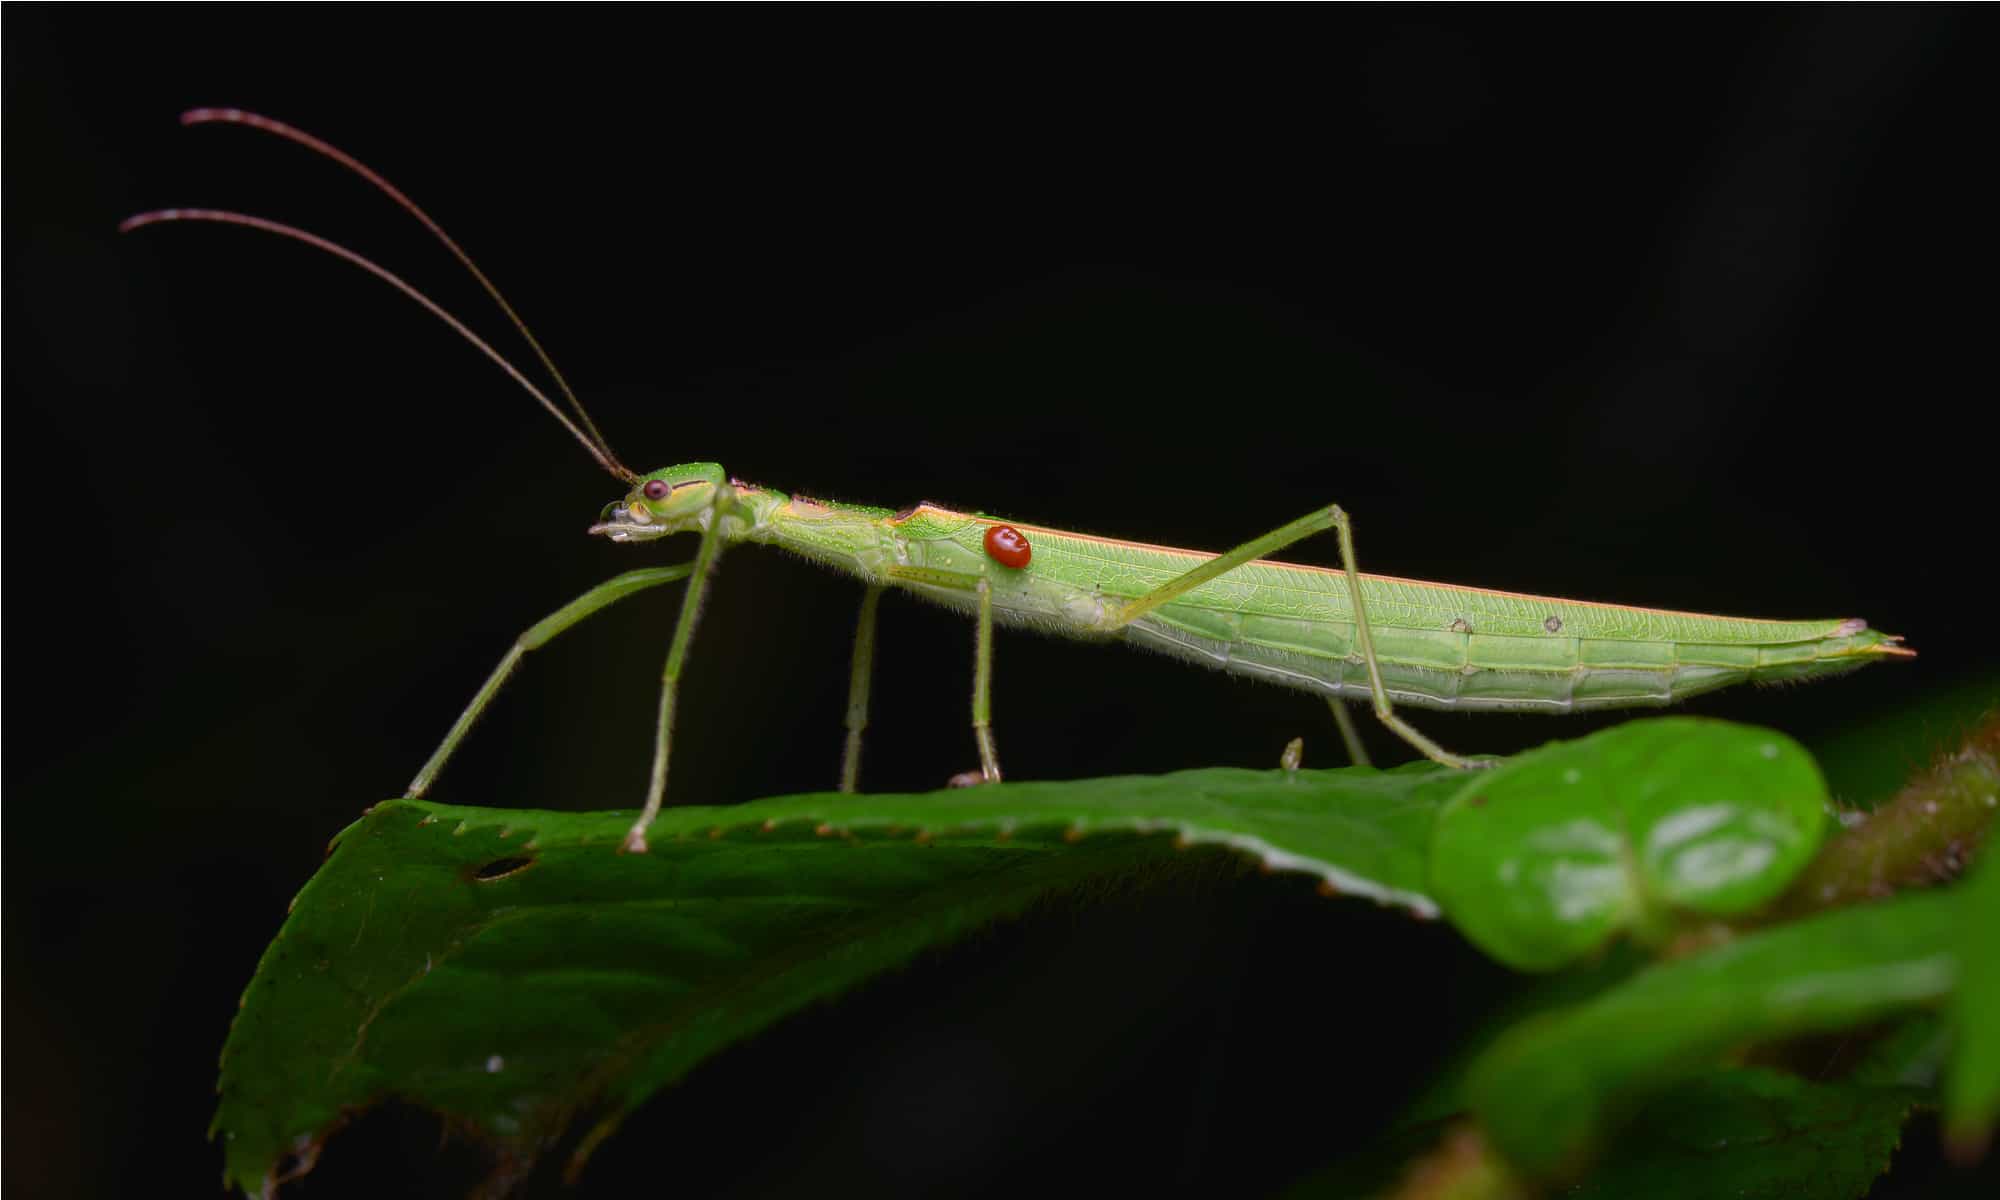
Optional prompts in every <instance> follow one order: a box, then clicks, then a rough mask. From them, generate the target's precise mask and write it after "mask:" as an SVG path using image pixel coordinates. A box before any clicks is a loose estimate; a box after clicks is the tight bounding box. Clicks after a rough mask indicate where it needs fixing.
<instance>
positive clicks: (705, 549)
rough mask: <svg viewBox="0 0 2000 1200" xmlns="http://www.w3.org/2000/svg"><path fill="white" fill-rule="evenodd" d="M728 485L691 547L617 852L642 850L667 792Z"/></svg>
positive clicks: (727, 500)
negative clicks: (656, 714) (649, 758)
mask: <svg viewBox="0 0 2000 1200" xmlns="http://www.w3.org/2000/svg"><path fill="white" fill-rule="evenodd" d="M733 498H734V497H733V494H732V492H731V490H730V488H729V487H728V485H726V484H725V485H722V486H719V487H717V488H716V489H715V499H714V500H713V501H711V502H710V507H709V511H708V525H707V527H706V528H704V529H703V530H702V531H701V548H700V549H698V550H696V551H695V555H694V563H693V565H692V566H691V567H690V568H689V572H690V574H691V578H690V579H689V581H688V586H687V591H685V592H683V593H682V594H681V615H680V619H679V620H677V621H675V622H674V638H673V642H672V643H671V644H670V645H669V646H668V647H667V665H666V667H665V668H664V669H662V670H661V672H660V719H659V723H658V725H657V726H656V727H655V729H654V732H653V774H652V780H651V782H649V783H648V784H647V785H646V807H645V808H643V809H641V810H640V812H639V819H638V820H636V821H634V822H632V828H631V830H630V831H628V832H627V833H626V834H625V841H624V842H623V843H622V844H621V845H620V846H619V848H618V849H619V853H621V854H644V853H645V852H646V828H647V827H648V826H650V825H651V824H652V823H653V818H655V817H657V816H659V815H660V803H661V801H662V800H664V799H665V798H666V794H667V756H668V754H669V752H670V751H671V750H672V749H673V735H674V694H675V692H677V691H678V690H679V688H680V682H681V665H682V663H684V662H685V661H686V660H687V650H688V643H689V642H692V641H693V640H694V625H695V621H696V620H697V619H698V618H699V617H700V616H701V598H702V593H704V592H706V591H707V590H708V581H709V580H710V579H711V578H712V577H713V576H714V574H715V560H716V558H717V557H719V556H720V555H721V553H722V514H723V511H724V510H725V509H726V508H727V507H728V505H729V504H730V503H731V501H732V500H733Z"/></svg>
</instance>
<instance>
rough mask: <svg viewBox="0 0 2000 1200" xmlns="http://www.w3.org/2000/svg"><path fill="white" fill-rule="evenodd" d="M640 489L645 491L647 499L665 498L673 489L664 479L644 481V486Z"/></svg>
mask: <svg viewBox="0 0 2000 1200" xmlns="http://www.w3.org/2000/svg"><path fill="white" fill-rule="evenodd" d="M640 490H641V491H643V492H645V493H646V499H648V500H664V499H666V498H667V493H668V492H671V491H673V490H674V489H673V488H671V487H669V486H668V485H667V481H666V480H664V479H649V480H647V481H646V486H645V487H644V488H642V489H640Z"/></svg>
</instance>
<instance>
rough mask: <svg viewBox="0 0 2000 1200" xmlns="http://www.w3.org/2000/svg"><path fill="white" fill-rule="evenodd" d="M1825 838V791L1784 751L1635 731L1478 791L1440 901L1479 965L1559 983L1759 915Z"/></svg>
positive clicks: (1745, 732)
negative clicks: (1610, 958) (1700, 919)
mask: <svg viewBox="0 0 2000 1200" xmlns="http://www.w3.org/2000/svg"><path fill="white" fill-rule="evenodd" d="M1825 827H1826V785H1825V784H1824V783H1823V782H1822V781H1821V779H1820V775H1819V771H1818V769H1817V768H1816V767H1815V766H1814V765H1813V761H1812V758H1811V756H1810V755H1808V754H1807V753H1806V752H1805V750H1804V749H1802V748H1801V747H1800V746H1799V745H1798V744H1797V743H1795V742H1793V741H1792V740H1791V739H1789V738H1787V737H1785V736H1784V735H1782V734H1778V733H1773V732H1771V731H1770V730H1765V729H1757V728H1753V727H1750V726H1743V725H1730V724H1726V723H1723V722H1720V721H1709V720H1701V719H1696V718H1688V717H1678V718H1662V719H1658V720H1652V721H1633V722H1628V723H1626V724H1624V725H1619V726H1616V727H1614V728H1611V729H1608V730H1605V731H1604V732H1602V733H1598V734H1594V735H1592V736H1590V737H1587V738H1583V739H1580V740H1578V741H1574V742H1562V743H1556V744H1554V745H1551V746H1547V747H1544V748H1543V749H1540V750H1535V751H1531V752H1529V753H1527V754H1523V755H1519V756H1518V757H1516V758H1514V759H1512V760H1510V761H1509V762H1508V763H1506V764H1505V765H1504V766H1501V767H1499V768H1497V769H1495V770H1493V771H1491V772H1489V773H1487V774H1484V775H1483V776H1480V777H1476V778H1474V779H1473V780H1472V781H1471V782H1470V783H1468V784H1467V785H1466V787H1465V789H1464V790H1463V791H1462V792H1460V793H1459V795H1457V796H1456V797H1454V798H1453V799H1452V801H1451V803H1449V804H1448V805H1446V806H1445V810H1444V812H1443V813H1442V814H1441V816H1440V818H1439V820H1438V826H1437V834H1436V838H1435V840H1434V841H1433V843H1432V862H1431V885H1432V891H1433V893H1434V894H1435V895H1436V897H1437V899H1438V900H1439V902H1440V903H1442V904H1443V905H1444V907H1445V909H1446V911H1447V912H1448V913H1449V914H1450V916H1451V919H1452V922H1453V923H1454V924H1455V925H1457V926H1458V927H1459V928H1460V929H1461V930H1463V931H1464V933H1465V934H1466V936H1467V937H1469V938H1471V939H1472V940H1473V941H1474V942H1475V943H1476V944H1477V945H1478V946H1479V947H1480V948H1481V949H1482V950H1485V951H1486V952H1487V953H1488V954H1491V955H1493V956H1494V957H1495V958H1498V959H1500V960H1501V961H1502V962H1505V963H1508V964H1509V965H1511V966H1515V967H1519V968H1521V969H1523V970H1549V969H1552V968H1555V967H1559V966H1563V965H1564V964H1566V963H1569V962H1572V961H1574V960H1575V959H1577V958H1578V957H1580V956H1582V955H1584V954H1587V953H1589V952H1591V951H1593V950H1595V949H1596V948H1598V947H1599V946H1601V945H1603V944H1604V943H1605V942H1606V941H1607V940H1609V939H1610V938H1611V937H1613V936H1614V935H1616V934H1618V933H1620V932H1624V931H1627V930H1632V929H1638V930H1640V931H1642V932H1651V933H1656V932H1660V931H1663V930H1665V929H1666V928H1667V927H1668V926H1669V924H1670V922H1671V921H1672V920H1673V919H1674V918H1675V917H1676V916H1677V915H1678V914H1681V913H1690V914H1702V915H1709V916H1716V915H1727V914H1733V913H1739V912H1743V911H1745V910H1747V909H1750V908H1754V907H1755V906H1757V905H1759V904H1761V903H1763V902H1765V901H1767V900H1769V899H1771V898H1772V897H1774V896H1776V895H1777V894H1778V893H1779V892H1781V891H1782V890H1783V889H1784V887H1785V885H1786V884H1787V883H1788V882H1789V881H1790V880H1791V878H1792V877H1793V876H1794V875H1796V874H1797V873H1798V871H1799V869H1800V868H1801V867H1803V866H1804V865H1805V864H1806V863H1807V862H1808V861H1810V859H1811V858H1812V855H1813V852H1814V851H1815V850H1817V849H1818V847H1819V844H1820V840H1821V838H1822V836H1823V835H1824V832H1825Z"/></svg>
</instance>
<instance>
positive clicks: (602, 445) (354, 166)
mask: <svg viewBox="0 0 2000 1200" xmlns="http://www.w3.org/2000/svg"><path fill="white" fill-rule="evenodd" d="M180 120H181V124H183V125H207V124H227V125H243V126H247V127H248V128H251V129H261V130H263V131H264V132H266V133H271V134H275V135H277V136H278V137H281V138H284V139H285V140H286V141H289V142H292V143H295V144H297V145H300V146H304V147H305V148H306V149H308V150H310V151H312V152H313V153H315V154H318V155H320V156H322V157H324V158H328V159H331V160H332V161H333V162H336V163H338V164H340V165H341V166H343V167H345V168H347V169H348V170H349V171H352V172H353V173H354V174H356V175H359V176H360V177H361V178H362V179H364V180H366V181H367V182H368V183H369V184H371V185H373V186H374V187H375V188H376V190H378V191H380V192H381V193H382V194H383V195H385V196H387V197H389V198H390V199H391V200H394V201H395V202H396V203H397V204H398V205H399V206H401V207H402V209H403V210H404V211H405V212H407V213H409V214H410V215H411V216H413V217H415V218H416V219H417V220H418V221H419V222H421V223H422V224H423V226H424V228H425V229H428V230H430V232H431V234H432V235H433V236H434V237H436V238H437V240H438V241H440V242H442V243H444V246H445V249H447V250H449V251H451V253H452V256H453V257H454V258H456V259H458V261H459V262H460V263H462V264H463V265H464V266H465V269H466V270H467V271H470V272H471V273H472V277H473V278H474V279H476V280H478V281H479V286H480V287H481V288H483V289H485V291H486V294H487V295H489V296H491V297H492V298H493V302H494V303H495V304H497V305H499V306H500V311H501V312H503V313H505V314H507V319H508V321H510V322H512V323H513V326H514V328H515V329H516V330H518V331H519V332H520V334H521V337H522V340H524V341H526V342H527V343H528V347H529V349H531V350H533V351H534V352H535V358H536V359H537V360H539V361H540V362H541V364H542V366H543V368H544V369H545V370H547V371H548V373H549V375H550V377H551V378H553V379H554V380H555V382H556V387H557V388H558V389H560V390H561V392H562V394H563V397H564V398H565V399H566V400H568V402H569V406H570V409H571V411H573V412H574V413H576V415H577V419H578V420H579V421H581V422H582V424H583V428H584V429H586V430H588V431H589V437H588V438H587V439H584V440H585V441H586V444H588V445H590V446H591V447H592V449H593V453H594V455H595V456H596V457H597V459H598V461H599V462H602V463H605V464H606V466H607V469H609V470H610V471H611V472H612V474H614V475H617V476H618V477H620V478H622V479H627V480H630V479H634V478H636V477H637V474H636V472H634V471H633V470H632V469H631V468H629V467H627V466H626V465H625V464H624V463H622V462H620V461H619V459H618V456H617V454H615V453H613V452H612V449H611V443H610V442H609V441H608V440H606V438H605V436H604V434H603V432H602V431H600V430H599V429H598V428H597V423H596V422H595V421H592V420H591V419H590V413H589V412H588V411H587V410H586V409H585V408H584V406H583V401H582V400H581V399H579V398H578V397H577V394H576V391H575V389H573V388H571V387H570V385H569V380H568V379H566V378H564V377H563V373H562V371H561V370H560V369H559V368H558V367H557V366H556V364H555V360H554V359H553V358H551V357H550V356H549V353H548V352H547V351H546V350H544V349H543V348H542V344H541V342H540V341H538V340H536V338H535V335H534V333H533V331H531V330H530V329H529V328H528V323H527V322H526V321H524V320H522V319H521V315H520V314H519V313H517V312H515V311H514V306H513V305H511V304H509V303H508V302H507V297H506V296H504V295H502V294H501V292H500V288H499V286H498V285H496V284H495V283H494V282H493V281H492V280H491V279H489V278H487V277H486V272H484V271H481V270H480V269H479V264H477V263H475V262H473V261H472V256H471V255H469V254H467V253H466V252H465V250H464V248H463V247H461V246H460V245H459V244H458V243H457V242H455V241H453V240H452V238H451V235H450V234H448V233H446V232H445V231H444V227H443V226H441V225H439V224H438V223H437V222H436V221H434V220H432V219H431V215H430V214H429V213H427V212H425V211H424V210H423V209H422V208H420V207H418V205H417V203H416V201H414V200H412V199H410V198H409V196H407V195H405V194H404V193H403V190H402V189H401V188H398V187H397V186H396V185H395V184H393V183H390V182H389V181H388V180H387V179H385V178H383V177H382V175H381V174H379V173H378V172H376V171H375V170H374V169H373V168H371V167H369V166H368V165H367V164H366V163H364V162H362V161H361V160H360V159H357V158H355V157H354V156H353V155H351V154H349V153H347V152H346V151H344V150H342V149H340V148H339V147H338V146H334V145H332V144H330V143H328V142H325V141H322V140H321V139H319V138H316V137H314V136H313V135H312V134H310V133H307V132H306V131H305V130H303V129H298V128H295V127H294V126H291V125H287V124H285V123H284V122H283V121H277V120H273V119H272V118H270V117H266V116H263V115H261V114H258V113H253V112H247V111H245V110H243V109H240V108H192V109H189V110H188V111H186V112H184V113H182V114H181V118H180ZM177 211H182V212H195V211H207V210H195V209H183V210H177ZM142 223H147V222H142ZM229 223H232V224H243V223H244V222H229ZM271 224H275V223H271ZM253 227H257V228H264V227H265V226H264V225H255V226H253ZM281 228H282V227H281ZM270 231H271V232H276V231H277V230H276V229H271V230H270ZM298 232H300V231H298V230H292V231H291V233H293V234H296V233H298ZM308 238H310V235H308ZM302 240H305V239H302ZM308 244H309V245H318V246H319V247H320V248H322V249H327V248H330V247H332V246H333V243H331V242H326V241H324V240H323V239H311V240H308ZM342 253H343V256H344V257H347V258H349V259H350V261H354V262H356V263H357V264H365V265H366V266H367V267H368V269H369V270H372V271H375V272H376V273H377V274H379V275H381V276H383V277H384V278H388V279H391V280H394V279H395V277H394V276H392V275H390V274H389V273H388V272H387V271H383V270H382V269H381V268H379V267H376V266H374V264H372V263H367V262H366V260H364V259H361V258H359V257H358V256H355V255H352V254H348V253H346V252H344V251H343V252H342ZM396 282H397V284H398V286H400V287H402V288H403V290H405V291H406V292H409V293H410V294H411V295H412V296H416V295H417V293H416V292H415V291H414V290H413V289H411V288H409V287H408V285H405V284H402V283H401V281H399V280H398V281H396ZM418 298H419V299H422V297H420V296H419V297H418ZM424 303H425V304H426V305H427V306H429V307H430V308H431V309H432V310H433V311H436V312H437V313H438V315H440V316H445V314H444V313H443V312H442V310H439V309H438V308H437V306H436V305H432V304H430V302H429V301H428V300H425V301H424ZM447 319H449V318H447ZM452 324H453V325H454V326H455V327H456V328H458V329H459V331H460V332H465V326H464V325H462V324H460V323H459V322H457V321H455V320H454V321H452ZM475 340H476V339H475ZM480 344H481V345H482V346H484V343H480ZM488 353H489V354H490V353H492V351H491V350H490V349H489V350H488ZM509 371H510V373H512V374H513V375H514V377H515V378H516V379H520V373H519V372H518V371H513V370H512V368H511V367H510V368H509ZM523 382H524V383H525V380H523ZM531 390H533V389H531ZM535 395H536V397H537V398H539V399H542V400H543V403H544V404H545V405H546V404H547V403H548V402H547V400H546V399H545V398H543V397H542V393H541V392H539V391H535ZM549 407H550V408H551V410H552V411H553V409H554V406H553V405H549ZM557 415H558V416H559V417H560V414H559V413H558V414H557ZM563 425H564V426H565V427H566V428H568V429H569V430H570V432H572V433H576V432H577V430H576V426H575V425H574V424H572V423H571V422H570V421H568V420H567V419H564V420H563ZM579 436H581V435H579Z"/></svg>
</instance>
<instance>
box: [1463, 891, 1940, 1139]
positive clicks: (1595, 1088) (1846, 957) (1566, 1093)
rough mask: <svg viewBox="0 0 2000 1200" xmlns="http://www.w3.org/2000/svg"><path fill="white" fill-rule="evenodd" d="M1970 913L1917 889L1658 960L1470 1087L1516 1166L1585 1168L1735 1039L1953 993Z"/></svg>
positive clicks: (1827, 1024) (1522, 1034)
mask: <svg viewBox="0 0 2000 1200" xmlns="http://www.w3.org/2000/svg"><path fill="white" fill-rule="evenodd" d="M1966 908H1967V906H1966V904H1965V903H1964V902H1963V900H1962V899H1961V897H1960V896H1958V895H1956V894H1954V892H1944V893H1935V894H1923V895H1910V896H1904V897H1900V898H1898V899H1895V900H1891V901H1887V902H1884V903H1881V904H1876V905H1870V906H1867V907H1861V908H1850V909H1843V910H1839V911H1836V912H1831V913H1826V914H1823V915H1821V916H1818V917H1813V918H1810V919H1807V920H1803V921H1799V922H1797V923H1795V924H1792V925H1788V926H1785V927H1783V928H1779V929H1773V930H1769V931H1766V932H1763V933H1759V934H1756V935H1753V936H1750V937H1746V938H1743V939H1741V940H1739V941H1736V942H1733V943H1730V944H1727V945H1724V946H1720V947H1717V948H1714V949H1711V950H1708V951H1706V952H1704V953H1701V954H1699V955H1696V956H1694V957H1692V958H1687V959H1682V960H1680V961H1678V962H1673V963H1668V964H1665V965H1662V966H1657V967H1653V968H1650V969H1649V970H1646V971H1643V972H1640V973H1639V974H1638V975H1636V976H1634V977H1633V978H1632V979H1631V980H1630V981H1629V982H1627V983H1625V984H1623V985H1622V986H1620V987H1618V988H1615V989H1613V990H1611V991H1609V992H1607V993H1605V994H1604V995H1602V996H1600V997H1599V998H1597V999H1596V1000H1594V1001H1591V1002H1590V1003H1587V1004H1584V1005H1581V1006H1578V1007H1577V1008H1575V1009H1573V1010H1571V1011H1569V1012H1566V1013H1562V1014H1559V1015H1555V1016H1551V1017H1547V1018H1543V1019H1541V1020H1537V1021H1532V1022H1529V1023H1527V1024H1525V1025H1523V1026H1522V1027H1521V1028H1519V1029H1516V1030H1515V1031H1513V1032H1512V1033H1510V1034H1508V1035H1507V1036H1506V1037H1504V1038H1502V1039H1501V1040H1500V1042H1499V1043H1498V1044H1496V1045H1495V1046H1494V1047H1493V1049H1492V1050H1490V1051H1489V1052H1488V1053H1487V1054H1486V1055H1485V1056H1484V1057H1483V1058H1482V1059H1481V1060H1480V1062H1479V1063H1478V1064H1477V1065H1475V1067H1474V1068H1473V1071H1472V1075H1471V1078H1470V1080H1469V1082H1468V1085H1467V1093H1468V1095H1469V1096H1470V1098H1471V1101H1472V1105H1473V1108H1474V1110H1475V1111H1476V1112H1477V1114H1478V1115H1479V1118H1480V1120H1481V1121H1482V1122H1483V1123H1484V1125H1485V1127H1486V1130H1487V1132H1488V1134H1489V1136H1491V1137H1492V1138H1493V1140H1494V1143H1495V1145H1496V1146H1497V1147H1498V1148H1499V1149H1500V1150H1501V1151H1502V1152H1503V1153H1504V1154H1506V1155H1507V1157H1508V1158H1509V1159H1510V1160H1512V1161H1513V1162H1515V1163H1516V1164H1517V1165H1519V1166H1521V1167H1522V1168H1524V1169H1526V1170H1528V1171H1530V1172H1531V1173H1534V1174H1538V1175H1557V1174H1563V1173H1567V1172H1572V1171H1574V1170H1575V1169H1576V1168H1577V1167H1579V1166H1580V1165H1581V1163H1582V1161H1583V1160H1584V1159H1585V1158H1586V1157H1587V1156H1588V1155H1589V1154H1590V1153H1591V1152H1592V1151H1593V1149H1594V1148H1595V1147H1596V1145H1597V1144H1598V1143H1599V1142H1600V1141H1601V1140H1602V1136H1603V1134H1604V1133H1605V1132H1606V1131H1607V1130H1608V1129H1609V1128H1610V1127H1612V1126H1613V1125H1614V1124H1615V1123H1617V1122H1618V1121H1620V1120H1621V1119H1623V1118H1625V1117H1627V1116H1629V1115H1630V1113H1631V1111H1632V1110H1633V1109H1634V1108H1635V1107H1636V1106H1637V1105H1638V1104H1639V1103H1640V1102H1641V1101H1642V1100H1643V1098H1644V1097H1645V1096H1646V1095H1648V1094H1649V1093H1653V1092H1656V1091H1658V1090H1659V1089H1661V1088H1662V1087H1664V1086H1666V1085H1667V1084H1669V1083H1671V1082H1672V1081H1673V1080H1675V1079H1676V1078H1679V1077H1682V1076H1685V1075H1686V1074H1687V1073H1689V1072H1691V1071H1694V1070H1698V1069H1700V1068H1701V1067H1703V1066H1704V1065H1706V1064H1707V1063H1710V1062H1712V1061H1714V1059H1715V1058H1716V1057H1717V1056H1719V1055H1721V1054H1723V1053H1724V1052H1726V1051H1727V1050H1729V1049H1730V1048H1732V1047H1735V1046H1739V1045H1744V1044H1748V1043H1751V1042H1755V1041H1758V1040H1762V1039H1770V1038H1777V1037H1784V1036H1788V1035H1792V1034H1800V1033H1816V1032H1825V1031H1830V1030H1836V1029H1842V1028H1846V1027H1849V1026H1852V1025H1856V1024H1860V1023H1862V1022H1865V1021H1870V1020H1874V1019H1877V1018H1880V1017H1883V1016H1886V1015H1889V1014H1891V1013H1894V1012H1897V1011H1900V1010H1904V1009H1908V1008H1913V1007H1917V1006H1922V1005H1929V1004H1934V1003H1936V1002H1938V1001H1940V1000H1942V999H1944V998H1945V997H1946V996H1947V995H1948V994H1949V993H1950V990H1951V988H1952V985H1953V981H1954V980H1955V978H1956V976H1957V974H1958V969H1959V960H1958V954H1957V950H1958V946H1959V939H1960V935H1961V925H1962V924H1963V923H1964V922H1965V920H1966V918H1967V916H1968V914H1967V912H1966Z"/></svg>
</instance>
